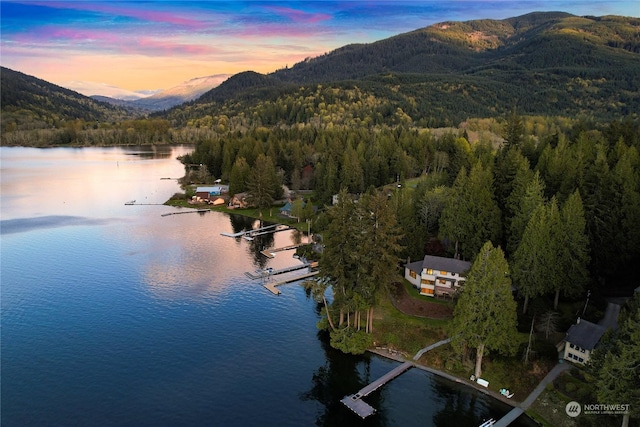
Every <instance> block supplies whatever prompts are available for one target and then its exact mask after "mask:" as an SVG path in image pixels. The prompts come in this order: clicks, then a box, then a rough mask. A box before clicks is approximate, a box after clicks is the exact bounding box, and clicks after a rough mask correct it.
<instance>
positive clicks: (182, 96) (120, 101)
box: [91, 74, 229, 111]
mask: <svg viewBox="0 0 640 427" xmlns="http://www.w3.org/2000/svg"><path fill="white" fill-rule="evenodd" d="M228 78H229V74H215V75H212V76H206V77H196V78H193V79H190V80H187V81H186V82H183V83H182V84H179V85H178V86H174V87H172V88H169V89H166V90H160V91H158V92H156V93H154V94H152V95H150V96H146V97H138V98H136V99H127V98H115V99H114V97H107V96H100V95H91V97H92V98H94V99H96V100H99V101H104V102H108V103H110V104H113V105H119V106H122V107H131V108H134V109H139V110H143V111H161V110H166V109H169V108H171V107H174V106H176V105H179V104H182V103H184V102H188V101H192V100H194V99H196V98H198V97H199V96H200V95H202V94H203V93H205V92H208V91H209V90H211V89H213V88H214V87H216V86H218V85H219V84H220V83H222V82H223V81H225V80H226V79H228Z"/></svg>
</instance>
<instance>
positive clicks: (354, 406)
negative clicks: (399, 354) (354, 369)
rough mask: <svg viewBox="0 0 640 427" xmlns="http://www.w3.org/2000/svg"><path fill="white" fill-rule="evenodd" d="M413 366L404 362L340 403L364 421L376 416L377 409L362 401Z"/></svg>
mask: <svg viewBox="0 0 640 427" xmlns="http://www.w3.org/2000/svg"><path fill="white" fill-rule="evenodd" d="M412 366H413V363H411V362H404V363H403V364H402V365H399V366H397V367H395V368H394V369H392V370H391V371H389V372H387V373H386V374H384V375H383V376H381V377H380V378H378V379H377V380H375V381H374V382H372V383H371V384H369V385H368V386H366V387H363V388H362V389H361V390H360V391H359V392H357V393H356V394H352V395H349V396H345V397H344V398H342V400H341V401H340V402H342V404H344V405H345V406H346V407H347V408H349V409H351V410H352V411H353V412H355V413H356V414H357V415H358V416H360V417H361V418H363V419H364V418H366V417H368V416H369V415H372V414H374V413H375V412H376V410H375V408H373V407H372V406H370V405H369V404H368V403H366V402H363V401H362V400H361V399H362V398H363V397H366V396H368V395H369V394H371V393H373V392H374V391H376V390H377V389H379V388H380V387H382V386H383V385H385V384H386V383H388V382H389V381H391V380H392V379H394V378H396V377H397V376H399V375H400V374H402V373H403V372H404V371H406V370H407V369H409V368H411V367H412Z"/></svg>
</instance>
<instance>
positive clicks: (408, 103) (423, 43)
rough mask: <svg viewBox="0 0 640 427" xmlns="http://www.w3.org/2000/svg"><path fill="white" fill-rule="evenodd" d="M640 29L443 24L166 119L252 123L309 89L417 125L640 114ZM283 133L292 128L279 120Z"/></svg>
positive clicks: (352, 48) (261, 80)
mask: <svg viewBox="0 0 640 427" xmlns="http://www.w3.org/2000/svg"><path fill="white" fill-rule="evenodd" d="M638 28H640V18H633V17H619V16H604V17H593V16H583V17H580V16H575V15H571V14H568V13H565V12H534V13H530V14H526V15H522V16H518V17H513V18H507V19H503V20H491V19H482V20H473V21H465V22H460V21H445V22H442V23H437V24H434V25H431V26H428V27H424V28H420V29H417V30H414V31H410V32H407V33H403V34H399V35H396V36H393V37H390V38H387V39H383V40H379V41H376V42H373V43H368V44H352V45H346V46H343V47H340V48H338V49H335V50H333V51H331V52H328V53H326V54H324V55H321V56H319V57H315V58H308V59H306V60H304V61H302V62H299V63H297V64H295V65H293V66H292V67H291V68H285V69H280V70H277V71H275V72H273V73H269V74H260V73H255V72H244V73H239V74H236V75H234V76H232V77H230V78H229V79H228V80H227V81H225V82H224V83H222V84H221V85H220V86H218V87H216V88H214V89H212V90H211V91H209V92H207V93H205V94H203V95H202V96H201V97H200V98H198V99H197V100H195V101H193V102H192V103H189V104H185V105H183V106H178V107H176V108H175V109H174V110H170V111H169V112H168V113H167V117H168V118H170V119H172V120H177V121H178V123H180V117H185V116H189V115H192V117H191V118H192V119H193V118H197V115H198V114H200V113H198V111H200V110H207V111H211V110H214V111H216V110H220V109H222V110H224V114H225V115H229V114H235V113H238V114H240V113H241V114H243V115H244V116H245V117H247V116H251V115H252V114H253V115H255V114H258V113H259V112H260V109H259V108H257V107H256V106H257V105H258V104H260V103H263V104H264V103H265V102H284V101H283V99H285V98H286V97H290V98H291V97H294V95H293V94H294V93H295V91H296V90H298V88H301V87H307V86H308V85H323V87H324V88H326V87H328V86H331V87H334V88H336V89H340V88H341V87H351V86H358V87H359V88H360V89H361V90H365V91H366V92H367V93H368V95H371V96H374V97H380V96H386V94H389V93H390V92H394V93H395V94H397V95H398V97H399V98H404V99H403V100H399V101H398V102H392V103H390V105H389V107H387V109H388V110H391V111H393V110H395V109H396V108H401V109H402V110H403V111H404V112H406V113H409V115H410V116H411V118H412V119H413V121H414V122H416V121H417V120H419V119H417V117H420V116H421V117H425V116H427V119H426V120H423V121H422V122H423V123H424V122H433V121H435V122H438V123H439V124H445V123H444V122H445V121H447V120H453V121H454V122H455V121H461V120H464V119H465V118H467V117H474V116H476V115H480V116H482V117H487V116H492V115H493V116H495V115H499V114H505V113H506V112H507V111H510V110H511V109H512V108H513V107H514V106H516V105H517V106H518V107H519V108H522V113H524V114H542V115H545V114H551V115H587V116H592V117H595V115H596V112H597V111H598V110H600V109H603V110H604V112H605V114H604V116H607V117H608V118H611V117H613V116H615V117H619V116H623V115H627V114H631V113H633V112H634V111H639V110H640V98H639V97H638V95H637V93H638V92H639V91H640V77H639V75H638V71H637V70H638V69H640V55H638V53H640V32H639V31H638ZM385 76H386V77H385ZM385 78H386V79H387V80H386V81H385ZM409 81H411V83H408V82H409ZM451 87H456V88H458V90H459V91H460V92H462V94H460V93H456V91H455V90H452V89H451ZM564 92H567V93H566V94H565V93H564ZM634 94H635V95H634ZM277 100H280V101H277ZM292 102H293V101H292ZM296 102H298V101H296ZM237 103H242V104H243V105H242V106H240V107H238V106H237V105H236V104H237ZM416 103H418V104H421V106H420V105H419V106H418V107H416V106H415V105H412V104H416ZM466 104H469V105H472V106H473V108H466ZM483 104H484V105H483ZM434 107H435V108H434ZM292 108H294V107H293V106H288V107H287V109H292ZM437 109H440V110H441V111H436V110H437ZM192 113H193V114H192ZM601 115H602V114H601V113H600V112H598V113H597V116H598V117H600V116H601ZM276 122H278V121H277V120H276ZM269 123H270V124H276V123H274V122H273V121H270V122H269ZM279 123H280V124H286V125H291V124H293V121H292V120H291V119H285V118H283V117H281V118H280V121H279Z"/></svg>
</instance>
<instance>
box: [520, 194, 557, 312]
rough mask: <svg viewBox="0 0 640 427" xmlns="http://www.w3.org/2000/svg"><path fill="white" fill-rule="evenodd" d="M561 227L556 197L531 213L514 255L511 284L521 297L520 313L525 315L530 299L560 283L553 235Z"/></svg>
mask: <svg viewBox="0 0 640 427" xmlns="http://www.w3.org/2000/svg"><path fill="white" fill-rule="evenodd" d="M559 227H560V213H559V211H558V204H557V202H556V200H555V198H553V199H551V202H550V203H549V205H548V206H545V204H544V203H541V204H540V205H538V207H537V208H536V209H535V210H534V212H533V214H532V215H531V218H530V219H529V223H528V224H527V227H526V229H525V231H524V234H523V235H522V240H521V241H520V244H519V245H518V248H517V249H516V251H515V253H514V254H513V262H512V265H513V268H512V270H513V281H514V283H515V285H516V288H517V289H518V292H519V293H520V294H521V295H523V296H524V305H523V307H522V312H523V313H526V312H527V307H528V303H529V299H530V298H533V297H536V296H539V295H542V294H544V293H545V292H547V291H549V290H551V289H552V286H553V284H554V282H555V281H558V280H563V274H562V271H561V265H560V263H559V262H558V260H557V254H558V252H559V247H558V245H559V239H558V238H557V236H556V235H555V234H556V233H557V232H558V231H559V229H560V228H559Z"/></svg>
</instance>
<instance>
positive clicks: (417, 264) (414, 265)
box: [405, 261, 422, 273]
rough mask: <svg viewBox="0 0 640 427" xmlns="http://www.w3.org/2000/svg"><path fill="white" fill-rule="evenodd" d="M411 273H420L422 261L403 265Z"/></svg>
mask: <svg viewBox="0 0 640 427" xmlns="http://www.w3.org/2000/svg"><path fill="white" fill-rule="evenodd" d="M405 267H406V268H408V269H409V270H411V271H415V272H416V273H422V261H415V262H412V263H409V264H406V265H405Z"/></svg>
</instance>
